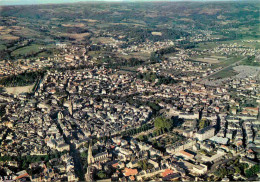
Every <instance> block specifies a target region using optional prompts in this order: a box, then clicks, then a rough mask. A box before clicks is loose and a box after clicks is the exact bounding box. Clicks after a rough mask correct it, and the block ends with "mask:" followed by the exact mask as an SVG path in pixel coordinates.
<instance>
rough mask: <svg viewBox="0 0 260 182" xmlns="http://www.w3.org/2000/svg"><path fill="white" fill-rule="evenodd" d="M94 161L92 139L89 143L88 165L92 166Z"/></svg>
mask: <svg viewBox="0 0 260 182" xmlns="http://www.w3.org/2000/svg"><path fill="white" fill-rule="evenodd" d="M92 163H93V156H92V141H90V142H89V145H88V165H89V166H90V165H91V164H92Z"/></svg>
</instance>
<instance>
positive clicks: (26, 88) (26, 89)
mask: <svg viewBox="0 0 260 182" xmlns="http://www.w3.org/2000/svg"><path fill="white" fill-rule="evenodd" d="M34 85H35V84H32V85H28V86H22V87H5V90H6V92H7V93H9V94H14V95H18V94H20V93H26V92H31V91H32V89H33V87H34Z"/></svg>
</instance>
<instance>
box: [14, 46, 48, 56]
mask: <svg viewBox="0 0 260 182" xmlns="http://www.w3.org/2000/svg"><path fill="white" fill-rule="evenodd" d="M51 47H53V46H52V45H48V46H45V45H37V44H32V45H30V46H26V47H22V48H19V49H16V50H14V51H13V52H12V53H11V55H12V56H20V55H22V56H26V55H33V54H37V53H39V52H41V48H46V49H48V48H51Z"/></svg>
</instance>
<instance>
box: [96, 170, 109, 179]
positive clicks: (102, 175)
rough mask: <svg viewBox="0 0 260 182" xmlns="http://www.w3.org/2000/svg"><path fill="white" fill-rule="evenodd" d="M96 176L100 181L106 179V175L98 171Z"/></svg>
mask: <svg viewBox="0 0 260 182" xmlns="http://www.w3.org/2000/svg"><path fill="white" fill-rule="evenodd" d="M97 176H98V177H99V178H100V179H104V178H106V177H107V174H106V173H105V172H104V171H98V173H97Z"/></svg>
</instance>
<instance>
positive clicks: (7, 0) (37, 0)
mask: <svg viewBox="0 0 260 182" xmlns="http://www.w3.org/2000/svg"><path fill="white" fill-rule="evenodd" d="M83 1H85V2H87V1H92V2H95V1H104V2H105V1H114V2H124V1H125V2H127V1H130V2H131V1H167V0H0V5H21V4H47V3H73V2H83ZM168 1H183V0H168ZM186 1H199V0H186ZM200 1H226V0H200ZM238 1H239V0H238Z"/></svg>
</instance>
